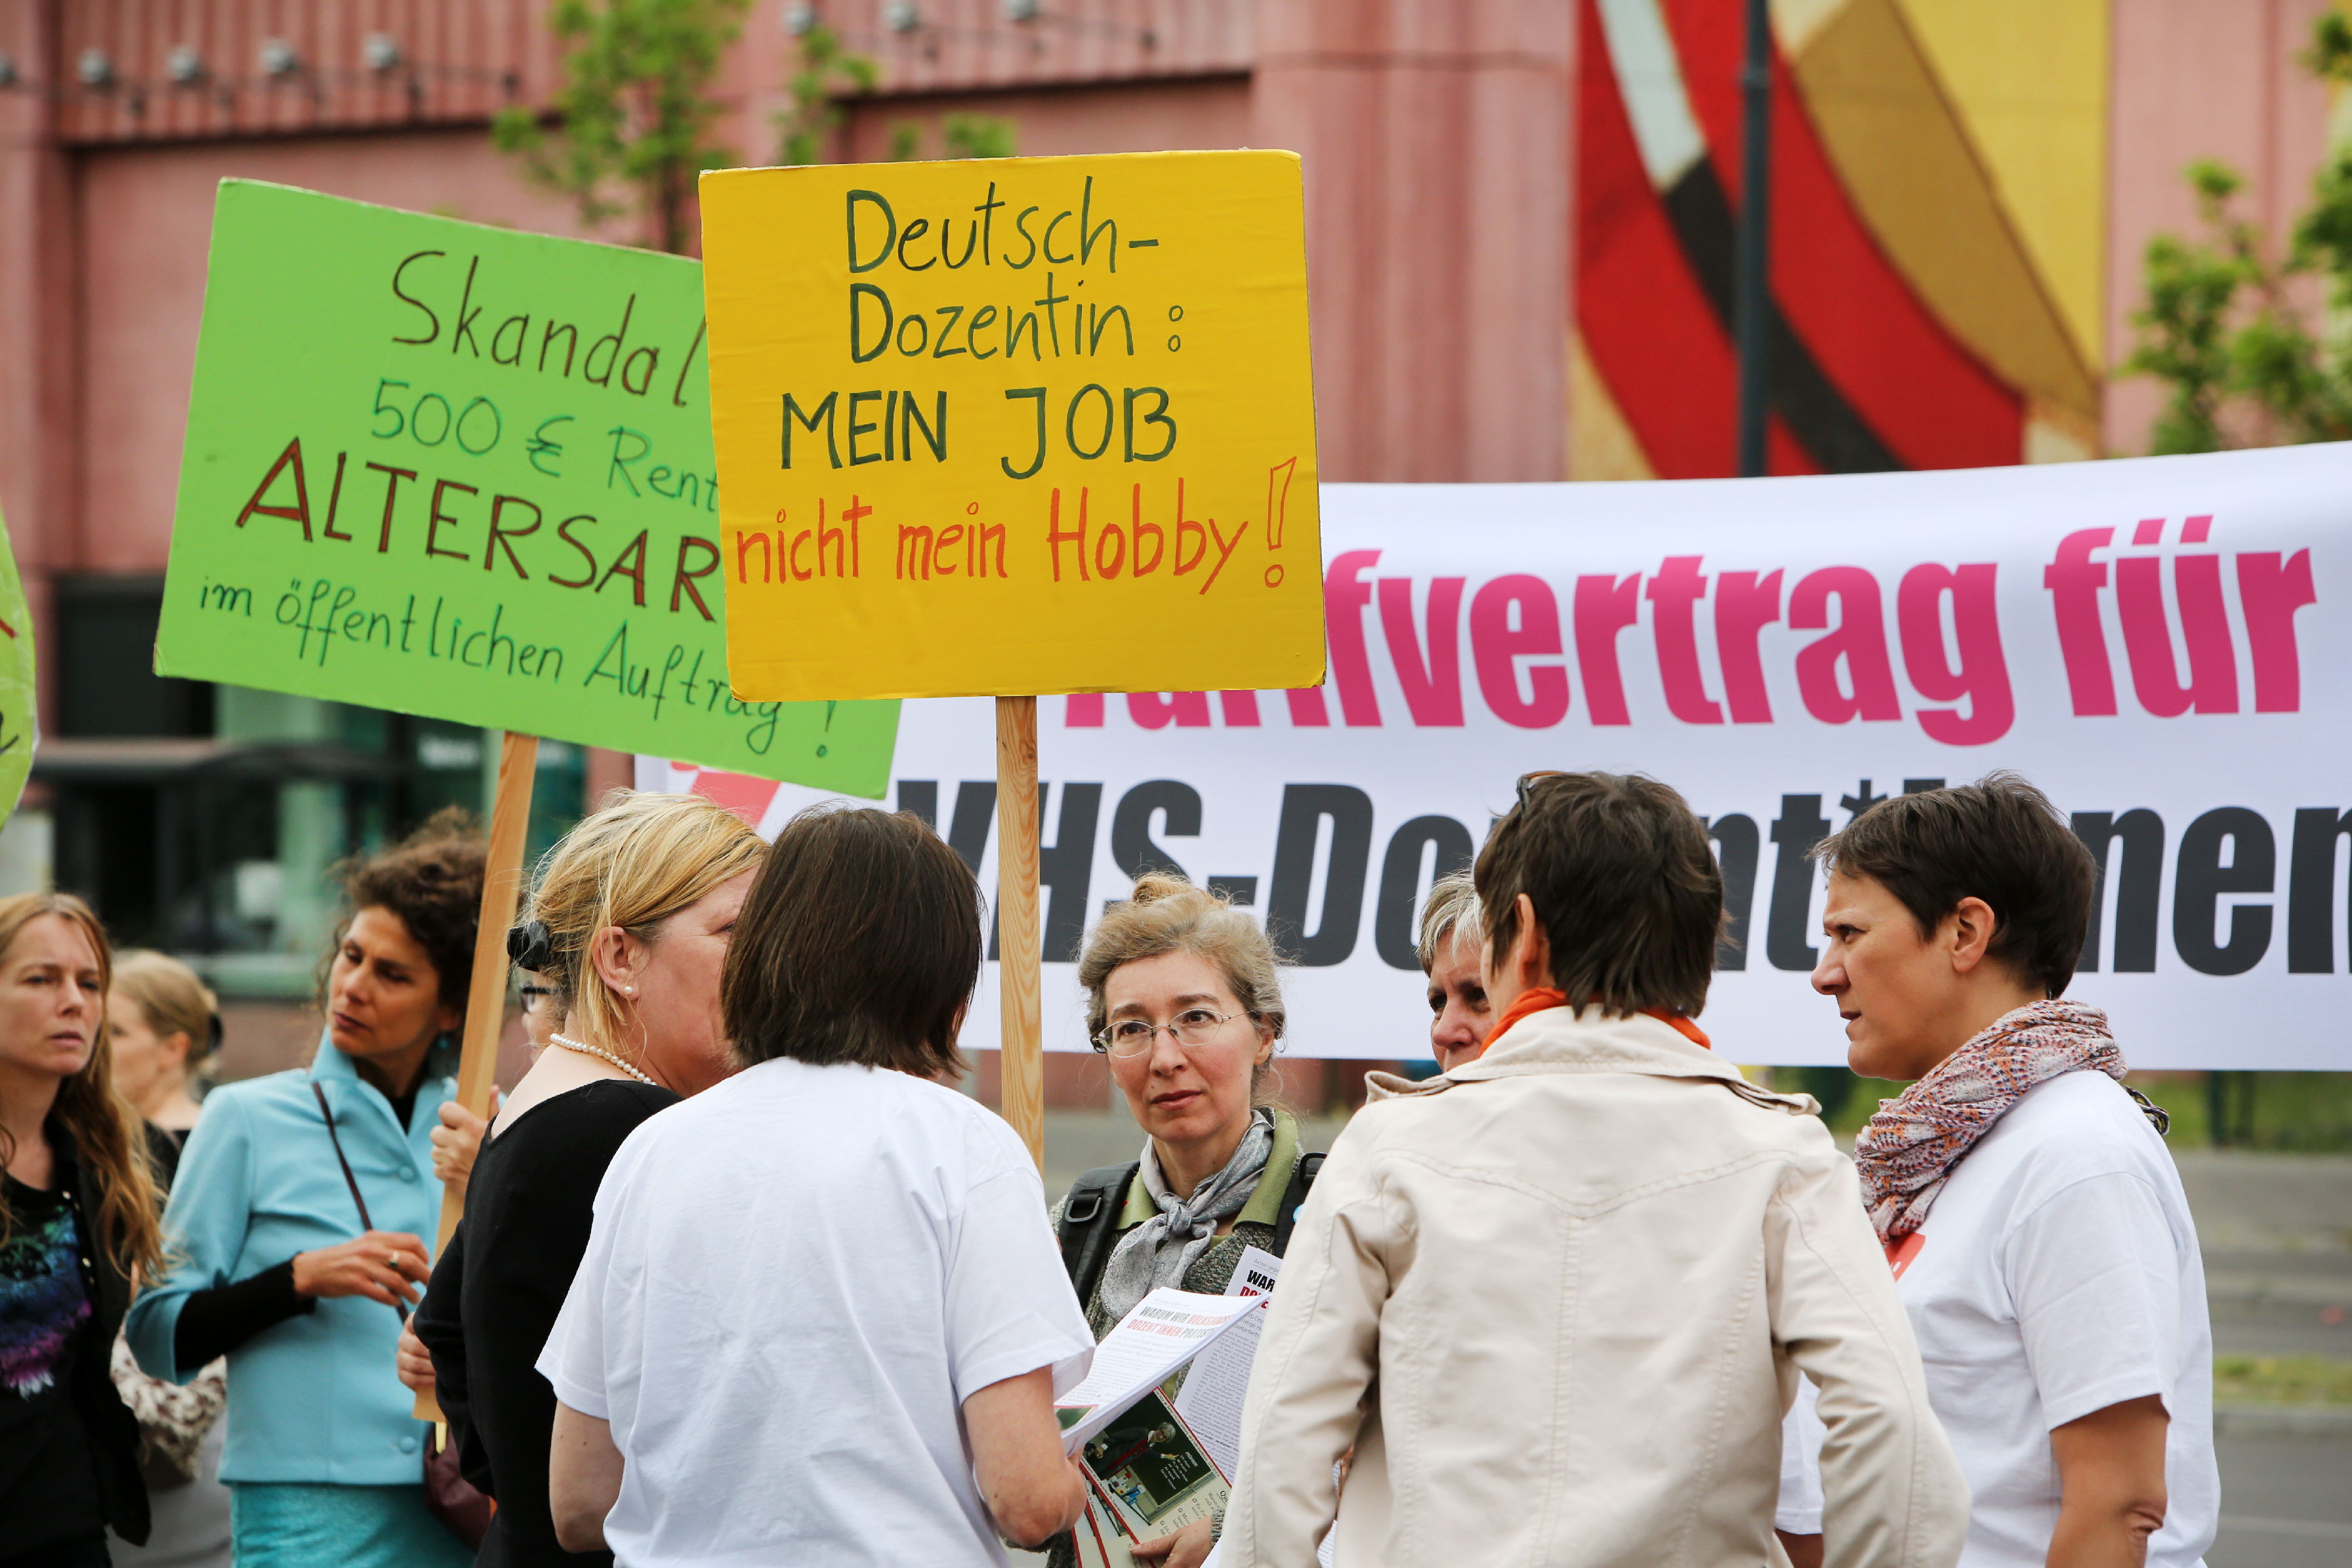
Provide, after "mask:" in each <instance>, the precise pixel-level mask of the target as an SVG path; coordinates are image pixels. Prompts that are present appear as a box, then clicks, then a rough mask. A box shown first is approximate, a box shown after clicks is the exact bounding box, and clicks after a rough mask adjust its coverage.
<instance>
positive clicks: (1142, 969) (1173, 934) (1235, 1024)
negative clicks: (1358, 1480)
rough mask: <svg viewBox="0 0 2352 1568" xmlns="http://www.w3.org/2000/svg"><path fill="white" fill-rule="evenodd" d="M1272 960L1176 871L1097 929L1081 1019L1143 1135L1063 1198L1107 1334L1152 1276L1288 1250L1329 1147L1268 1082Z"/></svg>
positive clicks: (1175, 1284) (1225, 1274) (1093, 1319)
mask: <svg viewBox="0 0 2352 1568" xmlns="http://www.w3.org/2000/svg"><path fill="white" fill-rule="evenodd" d="M1078 984H1081V985H1083V986H1085V987H1086V990H1087V1028H1088V1030H1089V1031H1090V1032H1091V1033H1092V1035H1093V1037H1094V1043H1095V1048H1096V1049H1097V1050H1098V1051H1101V1052H1103V1053H1104V1054H1105V1055H1107V1056H1108V1057H1109V1058H1110V1071H1111V1078H1112V1079H1113V1080H1114V1081H1116V1082H1117V1083H1118V1087H1119V1090H1120V1092H1121V1093H1123V1094H1125V1095H1126V1096H1127V1104H1128V1109H1129V1110H1130V1111H1132V1112H1133V1113H1134V1116H1135V1120H1136V1123H1137V1125H1139V1126H1140V1127H1141V1128H1142V1129H1143V1131H1144V1133H1145V1142H1144V1145H1143V1153H1142V1157H1141V1158H1140V1159H1139V1160H1137V1161H1135V1162H1134V1163H1129V1164H1126V1165H1112V1166H1107V1167H1105V1168H1104V1169H1101V1170H1097V1171H1089V1172H1087V1173H1086V1174H1085V1175H1083V1176H1080V1177H1079V1178H1078V1179H1077V1181H1076V1183H1075V1184H1072V1186H1071V1188H1070V1192H1069V1195H1068V1196H1067V1197H1066V1198H1064V1199H1063V1200H1062V1202H1061V1204H1060V1205H1058V1206H1057V1207H1056V1208H1055V1212H1054V1226H1055V1231H1056V1233H1057V1234H1058V1235H1059V1236H1060V1237H1061V1242H1062V1258H1063V1262H1064V1263H1065V1265H1066V1267H1067V1268H1069V1270H1070V1283H1071V1284H1072V1285H1073V1286H1075V1287H1076V1289H1077V1292H1078V1299H1079V1300H1081V1301H1083V1302H1085V1303H1086V1308H1087V1324H1088V1326H1089V1327H1091V1328H1092V1329H1093V1330H1094V1331H1095V1336H1096V1338H1097V1339H1099V1338H1101V1337H1102V1336H1103V1335H1105V1334H1107V1333H1108V1332H1109V1331H1111V1329H1112V1328H1113V1327H1114V1326H1116V1325H1117V1324H1118V1321H1119V1320H1120V1319H1121V1318H1124V1317H1125V1316H1127V1314H1128V1313H1129V1311H1130V1310H1132V1309H1133V1308H1134V1307H1135V1305H1136V1303H1137V1302H1139V1301H1140V1300H1143V1298H1144V1297H1145V1296H1147V1295H1149V1294H1150V1292H1151V1291H1152V1290H1154V1289H1158V1288H1160V1287H1161V1286H1169V1287H1172V1288H1174V1289H1180V1290H1195V1291H1200V1292H1202V1294H1205V1295H1212V1296H1213V1295H1218V1294H1221V1293H1222V1292H1223V1290H1224V1289H1225V1287H1226V1285H1227V1284H1228V1283H1229V1282H1230V1281H1231V1280H1232V1279H1233V1275H1234V1267H1235V1265H1237V1264H1238V1263H1239V1262H1240V1261H1241V1257H1242V1253H1243V1251H1244V1248H1247V1247H1259V1248H1262V1249H1263V1250H1265V1251H1267V1252H1271V1253H1273V1254H1275V1255H1276V1257H1280V1256H1281V1254H1282V1251H1283V1248H1284V1247H1286V1246H1287V1245H1288V1243H1289V1240H1290V1229H1291V1225H1292V1223H1293V1221H1294V1219H1295V1218H1296V1216H1297V1212H1298V1205H1299V1204H1300V1203H1301V1202H1302V1201H1304V1199H1305V1198H1306V1195H1307V1185H1308V1184H1310V1183H1311V1182H1313V1181H1314V1179H1315V1172H1316V1169H1317V1168H1318V1166H1320V1165H1321V1163H1322V1161H1323V1156H1322V1155H1320V1154H1302V1153H1301V1152H1299V1146H1298V1123H1297V1120H1296V1119H1295V1118H1294V1117H1293V1116H1292V1115H1291V1113H1290V1112H1289V1111H1288V1110H1286V1109H1284V1108H1283V1107H1282V1106H1280V1105H1279V1104H1278V1103H1276V1100H1274V1098H1273V1096H1272V1094H1271V1093H1270V1092H1269V1090H1268V1079H1270V1078H1271V1076H1272V1073H1273V1063H1274V1051H1275V1043H1276V1041H1277V1040H1279V1039H1280V1038H1281V1037H1282V1030H1283V1024H1284V1021H1285V1014H1284V1010H1283V1005H1282V984H1281V981H1280V980H1279V978H1278V977H1277V976H1276V958H1275V953H1274V948H1273V946H1272V944H1270V943H1269V942H1267V941H1266V938H1265V932H1264V931H1261V930H1260V929H1259V928H1258V925H1257V922H1256V921H1253V920H1251V919H1250V918H1249V916H1248V915H1246V914H1244V913H1243V912H1242V911H1241V910H1236V909H1234V907H1233V906H1232V905H1231V904H1229V903H1227V902H1226V901H1225V900H1223V898H1221V897H1219V896H1217V895H1216V894H1213V893H1209V892H1204V891H1203V890H1202V889H1199V888H1196V887H1194V886H1192V884H1191V883H1190V882H1188V881H1186V880H1184V879H1182V878H1181V877H1174V876H1161V875H1150V876H1145V877H1143V878H1141V879H1139V880H1138V881H1137V882H1136V884H1135V892H1134V895H1133V896H1132V897H1131V898H1129V900H1127V901H1126V902H1124V903H1119V904H1114V905H1112V906H1111V908H1110V909H1109V910H1108V912H1107V913H1105V915H1104V916H1103V919H1102V923H1101V924H1100V925H1097V927H1096V928H1095V930H1094V932H1093V934H1092V935H1091V936H1089V937H1088V938H1087V945H1086V951H1085V952H1083V953H1081V954H1080V955H1079V958H1078ZM1180 1376H1181V1374H1180ZM1172 1388H1173V1384H1172V1382H1171V1392H1172ZM1214 1539H1215V1526H1214V1525H1213V1524H1208V1523H1202V1524H1194V1525H1190V1526H1187V1527H1186V1528H1185V1529H1184V1530H1181V1531H1178V1532H1177V1533H1175V1534H1174V1535H1169V1536H1163V1537H1161V1538H1160V1539H1159V1540H1157V1541H1148V1542H1142V1543H1140V1544H1139V1545H1138V1546H1137V1547H1136V1548H1135V1556H1136V1559H1137V1560H1138V1561H1139V1562H1144V1563H1164V1564H1166V1565H1167V1568H1195V1565H1196V1564H1198V1563H1200V1562H1201V1561H1202V1559H1203V1558H1205V1557H1206V1556H1207V1555H1208V1554H1209V1548H1210V1546H1211V1545H1212V1543H1213V1541H1214ZM1075 1558H1076V1551H1075V1548H1074V1547H1073V1546H1072V1544H1071V1543H1070V1541H1069V1539H1068V1538H1067V1537H1064V1538H1063V1539H1062V1540H1060V1541H1059V1542H1056V1543H1055V1548H1054V1562H1055V1568H1065V1565H1066V1564H1067V1563H1070V1562H1073V1561H1075Z"/></svg>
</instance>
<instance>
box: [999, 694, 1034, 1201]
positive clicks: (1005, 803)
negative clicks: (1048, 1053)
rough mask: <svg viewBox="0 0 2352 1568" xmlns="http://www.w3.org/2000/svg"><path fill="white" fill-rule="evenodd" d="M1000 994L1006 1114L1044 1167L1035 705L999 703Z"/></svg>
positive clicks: (1030, 700)
mask: <svg viewBox="0 0 2352 1568" xmlns="http://www.w3.org/2000/svg"><path fill="white" fill-rule="evenodd" d="M996 838H997V858H996V930H997V952H998V955H999V956H998V963H997V972H996V979H997V994H998V996H999V999H1000V1000H1001V1002H1002V1004H1003V1030H1002V1039H1001V1042H1000V1044H1001V1047H1002V1049H1001V1055H1000V1059H1001V1061H1002V1063H1003V1082H1004V1089H1003V1115H1004V1120H1005V1121H1009V1122H1011V1123H1012V1124H1013V1131H1015V1132H1018V1133H1020V1134H1021V1137H1022V1139H1023V1141H1024V1142H1026V1143H1027V1144H1028V1145H1029V1154H1030V1157H1031V1158H1032V1159H1034V1160H1035V1161H1036V1162H1037V1168H1038V1169H1039V1170H1040V1171H1042V1170H1044V1169H1045V1026H1044V1021H1043V1007H1044V1001H1045V981H1044V978H1043V976H1042V975H1041V973H1039V968H1038V966H1039V964H1040V963H1041V962H1042V961H1043V956H1044V953H1043V944H1044V941H1045V932H1044V930H1043V926H1042V922H1041V921H1040V920H1039V918H1038V912H1037V700H1036V699H1035V698H1034V697H1000V698H998V699H997V700H996Z"/></svg>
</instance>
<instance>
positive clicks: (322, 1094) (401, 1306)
mask: <svg viewBox="0 0 2352 1568" xmlns="http://www.w3.org/2000/svg"><path fill="white" fill-rule="evenodd" d="M310 1092H311V1093H312V1094H314V1095H316V1096H318V1097H319V1114H320V1115H321V1116H323V1117H325V1118H326V1119H327V1141H328V1142H331V1143H332V1144H333V1145H334V1146H335V1163H336V1164H338V1165H340V1166H341V1167H342V1169H343V1184H344V1185H345V1186H347V1187H349V1188H351V1190H352V1203H353V1204H354V1205H357V1206H358V1208H359V1211H360V1228H361V1229H362V1230H373V1229H374V1228H375V1221H374V1220H373V1219H371V1218H369V1217H368V1206H367V1199H366V1198H364V1197H362V1196H361V1195H360V1179H359V1178H358V1177H357V1176H354V1175H352V1163H351V1161H350V1160H348V1159H346V1158H344V1156H343V1140H342V1135H341V1133H339V1132H337V1131H335V1112H334V1109H333V1108H332V1107H331V1106H330V1105H329V1104H328V1103H327V1091H326V1090H325V1089H322V1088H320V1085H319V1080H318V1079H311V1080H310ZM392 1305H393V1310H394V1311H396V1312H398V1313H399V1314H400V1320H401V1321H403V1322H406V1321H408V1305H407V1303H406V1302H404V1301H403V1300H400V1299H399V1298H398V1297H396V1296H395V1297H394V1298H393V1302H392Z"/></svg>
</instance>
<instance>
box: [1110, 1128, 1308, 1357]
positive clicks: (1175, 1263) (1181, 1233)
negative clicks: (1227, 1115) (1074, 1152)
mask: <svg viewBox="0 0 2352 1568" xmlns="http://www.w3.org/2000/svg"><path fill="white" fill-rule="evenodd" d="M1273 1152H1274V1112H1273V1111H1271V1110H1257V1111H1253V1112H1252V1113H1251V1115H1250V1125H1249V1131H1247V1132H1244V1133H1243V1134H1242V1141H1241V1145H1240V1147H1238V1148H1236V1149H1235V1150H1234V1157H1233V1158H1232V1159H1230V1160H1227V1161H1226V1162H1225V1168H1224V1169H1223V1170H1222V1171H1219V1172H1218V1173H1216V1174H1215V1175H1213V1176H1211V1177H1210V1178H1209V1179H1208V1180H1207V1181H1205V1182H1202V1184H1200V1185H1199V1186H1197V1187H1194V1188H1193V1189H1192V1196H1191V1197H1189V1198H1179V1197H1178V1196H1176V1194H1173V1193H1171V1192H1170V1191H1169V1190H1168V1182H1167V1179H1166V1178H1165V1177H1163V1176H1162V1175H1161V1174H1160V1154H1159V1151H1158V1148H1157V1146H1156V1145H1154V1144H1151V1143H1146V1144H1145V1145H1144V1146H1143V1190H1144V1191H1145V1192H1146V1193H1149V1194H1150V1195H1151V1201H1152V1203H1153V1204H1155V1205H1158V1207H1159V1209H1160V1212H1159V1213H1158V1214H1156V1215H1152V1216H1151V1217H1150V1219H1148V1220H1145V1221H1144V1222H1143V1223H1142V1224H1141V1225H1139V1226H1136V1227H1135V1228H1134V1229H1133V1230H1130V1231H1129V1232H1128V1233H1127V1234H1126V1235H1125V1236H1123V1237H1119V1238H1118V1247H1114V1248H1113V1249H1112V1251H1111V1255H1110V1261H1109V1262H1108V1264H1106V1265H1105V1266H1104V1268H1103V1276H1102V1289H1101V1296H1102V1305H1103V1310H1104V1311H1106V1312H1108V1313H1109V1314H1110V1317H1111V1321H1114V1322H1116V1321H1118V1320H1119V1319H1121V1318H1124V1317H1126V1316H1127V1315H1128V1313H1129V1312H1131V1311H1133V1310H1135V1305H1136V1303H1137V1302H1139V1301H1140V1300H1143V1299H1144V1298H1145V1297H1146V1296H1149V1295H1150V1294H1151V1292H1152V1291H1153V1290H1155V1289H1158V1288H1159V1287H1160V1286H1162V1285H1167V1286H1172V1287H1175V1288H1178V1289H1181V1288H1182V1286H1183V1283H1184V1275H1185V1272H1186V1271H1187V1270H1188V1269H1190V1268H1192V1264H1193V1262H1194V1261H1195V1260H1196V1259H1197V1258H1199V1257H1200V1256H1201V1254H1202V1253H1203V1252H1205V1251H1207V1250H1208V1248H1209V1243H1210V1242H1212V1241H1213V1240H1215V1239H1216V1234H1217V1222H1218V1221H1219V1220H1222V1219H1224V1218H1226V1217H1227V1216H1229V1215H1237V1214H1239V1213H1241V1212H1242V1210H1243V1209H1244V1208H1246V1207H1248V1206H1249V1201H1250V1199H1251V1197H1252V1196H1253V1195H1255V1193H1256V1192H1257V1179H1258V1177H1259V1175H1260V1174H1261V1173H1264V1171H1265V1162H1266V1159H1267V1156H1269V1155H1271V1154H1272V1153H1273Z"/></svg>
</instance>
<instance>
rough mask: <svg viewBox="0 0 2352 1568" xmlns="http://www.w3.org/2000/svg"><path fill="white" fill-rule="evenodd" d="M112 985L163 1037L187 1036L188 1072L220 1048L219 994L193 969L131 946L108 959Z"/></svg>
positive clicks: (201, 1065) (164, 955)
mask: <svg viewBox="0 0 2352 1568" xmlns="http://www.w3.org/2000/svg"><path fill="white" fill-rule="evenodd" d="M114 989H115V990H116V991H119V992H121V994H123V995H124V996H125V997H127V998H129V999H130V1001H131V1004H132V1005H134V1006H136V1007H137V1008H138V1009H139V1014H140V1016H141V1017H142V1018H144V1019H145V1020H146V1021H147V1026H148V1027H149V1028H151V1029H152V1030H154V1031H155V1033H156V1034H157V1035H158V1036H160V1037H163V1038H164V1039H167V1040H168V1039H170V1038H171V1037H173V1035H185V1036H187V1037H188V1072H189V1074H190V1076H192V1077H193V1076H195V1075H197V1074H198V1073H200V1072H201V1071H202V1070H203V1068H204V1065H205V1062H206V1061H207V1060H208V1059H209V1058H211V1057H212V1055H213V1053H214V1052H215V1051H216V1050H218V1049H219V1048H220V998H219V997H217V996H215V995H214V994H213V993H212V988H211V987H210V986H208V985H206V984H205V983H204V982H203V981H202V980H200V979H198V978H197V977H196V972H195V971H194V970H193V969H190V968H189V967H188V966H187V965H186V964H184V963H181V962H180V961H179V960H178V959H176V958H173V957H172V956H170V955H169V954H167V953H161V952H152V951H150V950H148V949H145V948H134V949H132V950H131V951H130V952H125V953H123V954H121V956H120V957H118V958H116V959H115V961H114Z"/></svg>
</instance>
